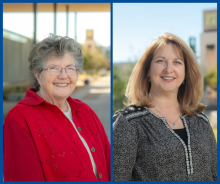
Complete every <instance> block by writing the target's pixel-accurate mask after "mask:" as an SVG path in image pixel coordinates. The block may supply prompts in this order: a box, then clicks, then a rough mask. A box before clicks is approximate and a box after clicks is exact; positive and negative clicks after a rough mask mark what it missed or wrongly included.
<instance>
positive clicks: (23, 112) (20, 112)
mask: <svg viewBox="0 0 220 184" xmlns="http://www.w3.org/2000/svg"><path fill="white" fill-rule="evenodd" d="M30 108H31V107H30V106H27V105H24V104H17V105H15V106H14V107H13V108H12V109H11V110H10V111H9V112H8V114H7V116H6V117H5V121H4V127H5V126H8V125H9V124H11V125H13V123H11V122H14V123H16V124H18V125H20V126H21V127H23V128H24V129H26V130H27V131H28V132H29V129H28V126H27V124H26V116H28V115H30Z"/></svg>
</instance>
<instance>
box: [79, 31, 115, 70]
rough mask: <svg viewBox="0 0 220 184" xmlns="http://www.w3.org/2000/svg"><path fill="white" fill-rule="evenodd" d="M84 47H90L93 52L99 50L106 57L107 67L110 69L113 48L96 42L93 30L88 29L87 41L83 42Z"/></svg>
mask: <svg viewBox="0 0 220 184" xmlns="http://www.w3.org/2000/svg"><path fill="white" fill-rule="evenodd" d="M83 47H84V48H86V49H90V50H91V51H93V52H99V53H101V54H102V55H103V56H104V57H105V58H106V59H107V62H108V63H107V69H110V66H111V65H110V55H111V50H110V46H108V47H104V46H102V45H100V44H99V43H97V42H95V40H94V38H93V30H91V29H89V30H86V40H85V43H84V44H83Z"/></svg>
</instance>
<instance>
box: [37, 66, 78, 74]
mask: <svg viewBox="0 0 220 184" xmlns="http://www.w3.org/2000/svg"><path fill="white" fill-rule="evenodd" d="M62 69H65V71H66V74H67V75H76V71H78V70H79V69H78V68H77V67H75V66H67V67H66V68H61V67H60V66H51V67H49V68H43V69H42V70H41V71H44V70H47V71H48V72H49V74H51V75H60V74H61V72H62Z"/></svg>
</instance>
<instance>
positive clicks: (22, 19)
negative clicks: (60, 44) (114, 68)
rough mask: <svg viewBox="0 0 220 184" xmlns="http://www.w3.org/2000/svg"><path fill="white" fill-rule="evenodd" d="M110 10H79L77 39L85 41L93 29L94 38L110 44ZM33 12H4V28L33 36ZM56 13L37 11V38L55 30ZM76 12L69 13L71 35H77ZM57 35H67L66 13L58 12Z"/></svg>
mask: <svg viewBox="0 0 220 184" xmlns="http://www.w3.org/2000/svg"><path fill="white" fill-rule="evenodd" d="M110 15H111V14H110V12H97V13H96V12H88V13H83V12H78V13H77V41H78V42H79V43H84V42H85V39H86V30H87V29H93V30H94V31H93V34H94V40H95V41H96V42H97V43H99V44H101V45H103V46H109V45H110V43H111V41H110V36H111V32H110V31H111V19H110V18H111V16H110ZM33 20H34V15H33V13H4V14H3V29H7V30H9V31H13V32H15V33H18V34H21V35H24V36H26V37H29V38H32V37H33ZM53 21H54V14H53V13H52V12H45V13H37V40H39V41H41V40H43V39H44V38H45V37H47V36H48V34H49V33H53V32H54V22H53ZM74 26H75V13H73V12H70V13H69V34H68V36H69V37H72V38H74V36H75V28H74ZM57 35H60V36H66V13H65V12H58V13H57Z"/></svg>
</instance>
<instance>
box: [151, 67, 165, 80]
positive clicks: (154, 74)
mask: <svg viewBox="0 0 220 184" xmlns="http://www.w3.org/2000/svg"><path fill="white" fill-rule="evenodd" d="M163 70H164V67H163V66H162V65H157V66H154V65H153V66H152V67H151V69H150V76H152V77H157V76H160V74H161V73H162V72H163Z"/></svg>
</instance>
